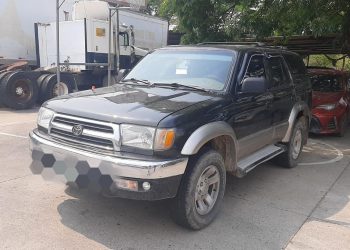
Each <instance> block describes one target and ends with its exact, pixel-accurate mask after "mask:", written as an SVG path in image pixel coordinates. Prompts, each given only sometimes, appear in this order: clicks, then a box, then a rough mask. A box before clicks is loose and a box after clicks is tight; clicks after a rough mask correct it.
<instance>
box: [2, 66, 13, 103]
mask: <svg viewBox="0 0 350 250" xmlns="http://www.w3.org/2000/svg"><path fill="white" fill-rule="evenodd" d="M11 73H13V72H8V71H6V72H2V73H1V74H0V85H1V82H2V80H3V79H4V78H5V77H6V76H7V75H9V74H11ZM2 105H4V103H3V100H2V99H0V107H1V106H2Z"/></svg>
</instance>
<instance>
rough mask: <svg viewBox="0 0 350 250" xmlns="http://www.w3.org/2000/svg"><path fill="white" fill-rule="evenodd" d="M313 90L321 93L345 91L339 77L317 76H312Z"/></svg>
mask: <svg viewBox="0 0 350 250" xmlns="http://www.w3.org/2000/svg"><path fill="white" fill-rule="evenodd" d="M311 82H312V89H313V90H314V91H320V92H339V91H343V86H342V81H341V78H340V77H339V76H332V75H316V76H311Z"/></svg>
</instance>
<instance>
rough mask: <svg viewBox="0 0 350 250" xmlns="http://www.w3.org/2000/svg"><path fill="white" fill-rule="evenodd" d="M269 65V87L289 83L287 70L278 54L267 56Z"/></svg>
mask: <svg viewBox="0 0 350 250" xmlns="http://www.w3.org/2000/svg"><path fill="white" fill-rule="evenodd" d="M268 62H269V66H270V76H271V87H272V88H278V87H279V86H283V85H287V84H290V78H289V76H288V71H287V69H286V67H285V64H284V63H283V59H282V57H280V56H272V57H270V58H268Z"/></svg>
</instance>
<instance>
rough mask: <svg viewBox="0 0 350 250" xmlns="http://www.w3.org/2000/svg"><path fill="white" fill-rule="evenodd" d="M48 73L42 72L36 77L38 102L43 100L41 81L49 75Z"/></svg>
mask: <svg viewBox="0 0 350 250" xmlns="http://www.w3.org/2000/svg"><path fill="white" fill-rule="evenodd" d="M49 76H50V74H42V75H41V76H39V77H38V79H37V80H36V82H37V84H38V86H39V97H38V103H40V104H42V103H43V102H44V91H43V82H44V81H45V80H46V78H47V77H49Z"/></svg>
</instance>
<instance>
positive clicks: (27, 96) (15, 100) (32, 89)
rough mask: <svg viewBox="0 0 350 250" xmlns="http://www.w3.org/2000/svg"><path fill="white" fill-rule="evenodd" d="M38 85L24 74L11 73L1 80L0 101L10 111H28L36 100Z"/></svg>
mask: <svg viewBox="0 0 350 250" xmlns="http://www.w3.org/2000/svg"><path fill="white" fill-rule="evenodd" d="M38 92H39V90H38V85H37V83H36V82H35V81H33V80H32V79H31V78H30V77H28V75H27V74H26V72H21V71H19V72H13V73H11V74H9V75H7V76H6V77H4V78H3V80H2V81H1V84H0V100H2V103H3V104H4V105H5V106H7V107H9V108H12V109H28V108H31V107H33V106H34V104H35V103H36V100H37V98H38Z"/></svg>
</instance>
